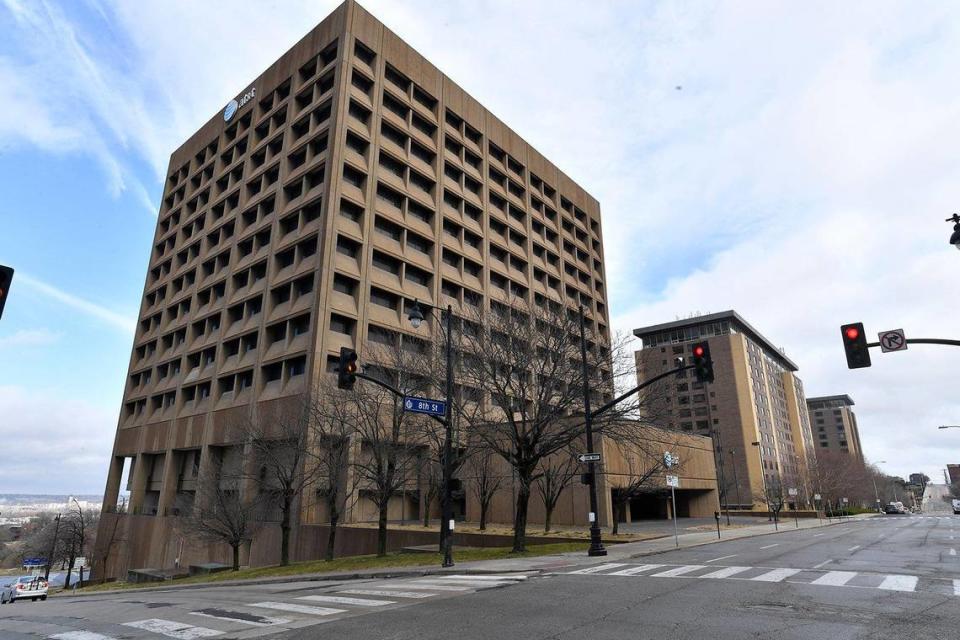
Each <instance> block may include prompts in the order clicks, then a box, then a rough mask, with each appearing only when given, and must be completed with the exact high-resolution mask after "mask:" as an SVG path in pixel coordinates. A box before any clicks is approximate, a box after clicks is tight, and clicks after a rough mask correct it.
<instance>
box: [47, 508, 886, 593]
mask: <svg viewBox="0 0 960 640" xmlns="http://www.w3.org/2000/svg"><path fill="white" fill-rule="evenodd" d="M872 517H875V516H874V515H872V514H871V515H865V516H861V517H856V516H854V517H853V518H851V519H850V520H846V521H840V522H824V523H821V524H818V525H816V526H811V527H802V529H819V528H822V527H830V526H835V525H839V524H848V523H849V522H856V521H858V520H868V519H870V518H872ZM798 530H799V529H786V528H784V529H783V530H781V531H758V532H755V533H750V534H748V535H742V536H737V537H735V538H724V539H720V540H705V541H703V542H697V543H692V544H687V545H681V546H680V549H681V550H682V549H692V548H695V547H703V546H706V545H710V544H716V543H718V542H731V541H733V540H741V539H747V538H756V537H760V536H768V535H776V534H780V533H788V532H791V531H798ZM687 535H691V534H687ZM693 535H696V534H693ZM662 539H663V538H655V539H654V540H662ZM645 542H651V541H642V542H635V543H629V542H628V543H623V544H644V543H645ZM618 546H619V545H618ZM677 550H678V549H677V548H675V547H671V548H669V549H653V550H650V551H640V552H637V553H633V554H630V555H628V556H625V558H623V559H630V558H642V557H645V556H653V555H659V554H662V553H669V552H670V551H677ZM575 558H576V559H580V558H584V557H583V556H580V555H576V556H575V555H568V554H563V555H546V556H536V557H534V558H530V559H529V560H530V563H531V565H541V564H543V561H547V560H549V559H554V560H558V561H559V560H571V562H570V563H569V565H567V566H581V565H587V566H589V565H591V564H602V563H603V562H608V561H609V560H601V561H599V562H597V561H596V559H595V558H590V559H589V561H588V562H575V561H573V560H574V559H575ZM584 559H585V558H584ZM504 560H511V559H509V558H500V559H496V560H471V561H469V564H471V565H472V564H474V563H483V562H491V563H492V562H504ZM520 560H521V559H519V558H518V559H516V560H512V561H513V562H520ZM555 570H556V569H555V568H553V569H545V568H542V567H541V566H530V567H528V568H525V569H524V568H516V569H492V568H491V569H485V568H482V567H474V566H466V567H465V566H460V567H454V568H450V569H444V568H441V567H411V568H409V569H404V568H400V567H397V568H394V569H390V568H384V569H382V570H370V571H346V572H336V573H306V574H292V575H288V576H273V577H264V578H249V579H246V580H217V581H211V582H199V583H195V584H177V583H176V581H171V582H169V583H162V584H157V585H155V586H154V585H151V586H144V587H130V588H126V589H110V590H105V591H93V592H87V593H83V592H75V593H64V592H58V593H54V594H51V595H50V597H52V598H72V597H76V598H93V597H96V596H112V595H117V594H124V593H149V592H155V591H170V590H172V589H176V590H180V589H208V588H211V587H242V586H255V585H261V584H282V583H285V582H339V581H346V580H364V579H367V580H370V579H373V580H377V579H389V578H401V577H425V576H436V575H444V574H459V575H476V576H482V575H492V574H504V573H517V574H520V573H524V574H534V575H536V574H540V573H543V572H545V571H547V572H553V571H555Z"/></svg>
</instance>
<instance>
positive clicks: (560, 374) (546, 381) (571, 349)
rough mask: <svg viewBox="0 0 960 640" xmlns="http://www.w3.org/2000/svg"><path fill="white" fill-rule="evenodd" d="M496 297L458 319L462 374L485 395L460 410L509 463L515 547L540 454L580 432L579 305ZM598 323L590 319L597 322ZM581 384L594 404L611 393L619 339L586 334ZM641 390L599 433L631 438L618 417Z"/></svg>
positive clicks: (630, 426)
mask: <svg viewBox="0 0 960 640" xmlns="http://www.w3.org/2000/svg"><path fill="white" fill-rule="evenodd" d="M522 307H523V303H522V301H516V302H515V303H514V304H513V305H512V306H506V305H499V306H498V303H494V304H493V306H492V307H491V310H490V311H489V312H486V313H484V312H482V311H479V310H478V311H476V312H475V313H474V315H473V316H472V317H471V318H469V319H465V320H464V321H463V322H462V325H463V331H462V335H463V352H464V353H463V356H462V371H461V372H460V377H459V380H460V381H461V383H462V384H463V385H464V386H467V387H469V388H471V389H474V390H477V391H478V392H479V393H480V394H481V395H482V396H483V397H482V399H481V402H480V406H481V407H483V411H480V412H478V413H476V414H474V415H467V416H462V418H463V419H464V420H465V421H466V422H468V423H471V424H470V425H469V428H470V429H471V431H472V432H474V433H475V434H476V435H477V437H479V438H481V439H482V440H483V442H484V443H485V445H486V446H487V447H488V448H489V449H490V450H492V451H494V452H495V453H496V454H497V455H499V456H500V457H501V458H503V459H504V460H505V461H506V462H507V463H508V464H509V465H510V466H512V467H513V469H514V471H515V474H516V480H517V497H516V506H515V509H516V510H515V515H514V536H513V551H514V552H522V551H524V550H525V544H526V542H525V539H526V527H527V515H528V509H529V501H530V495H531V490H532V488H533V483H534V481H535V479H536V477H537V475H538V474H539V471H538V469H539V466H540V464H541V461H542V460H544V459H546V458H549V457H550V456H552V455H554V454H556V453H559V452H560V451H563V450H565V449H568V448H569V447H570V446H571V445H572V444H573V443H575V442H577V441H579V440H580V439H581V438H582V436H583V432H584V422H583V419H582V416H583V413H584V404H583V388H584V372H583V368H582V365H581V354H580V334H579V323H578V316H577V313H576V311H574V310H572V309H569V308H567V307H564V306H562V305H560V304H559V303H552V302H551V303H548V304H546V305H545V306H540V307H536V308H532V309H529V310H523V308H522ZM594 326H595V325H594ZM587 342H588V349H587V356H588V363H587V376H588V377H587V380H586V383H587V385H588V386H589V388H590V389H591V394H592V396H593V398H592V400H593V402H594V403H595V404H594V406H593V408H594V409H596V408H597V407H598V405H599V404H600V403H601V402H602V401H603V400H604V399H607V398H610V397H611V396H612V394H613V390H614V388H615V387H616V386H617V385H616V382H617V380H618V376H619V374H621V373H622V370H621V369H620V367H621V366H622V364H623V363H624V362H625V361H626V359H625V358H623V357H622V355H623V354H622V349H621V345H623V344H624V343H623V342H617V343H616V344H615V345H610V344H608V343H607V342H606V338H605V337H604V336H603V335H596V334H594V333H593V332H592V331H591V334H590V335H589V336H588V338H587ZM643 398H644V395H643V394H640V395H639V396H636V397H634V398H632V399H631V401H630V402H625V403H623V404H621V405H618V406H617V407H616V409H615V410H611V411H609V412H607V413H606V414H605V415H604V416H603V418H602V419H600V420H596V421H595V422H594V430H595V433H596V435H597V438H598V439H599V438H600V437H602V436H603V435H604V434H609V435H612V436H614V437H615V438H616V439H618V440H622V441H631V440H632V439H634V438H635V437H636V435H637V434H636V429H634V426H635V425H636V424H637V423H636V422H634V421H626V420H622V418H623V417H624V416H625V415H630V414H633V415H638V417H640V418H642V417H643V416H642V414H638V413H637V411H636V409H637V407H638V403H642V402H643Z"/></svg>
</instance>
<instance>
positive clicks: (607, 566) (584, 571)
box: [570, 562, 627, 575]
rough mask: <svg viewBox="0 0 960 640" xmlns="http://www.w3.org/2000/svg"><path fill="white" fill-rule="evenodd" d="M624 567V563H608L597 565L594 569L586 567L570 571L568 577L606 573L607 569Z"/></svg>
mask: <svg viewBox="0 0 960 640" xmlns="http://www.w3.org/2000/svg"><path fill="white" fill-rule="evenodd" d="M625 566H627V565H626V563H625V562H608V563H607V564H598V565H597V566H595V567H587V568H586V569H580V570H579V571H571V572H570V575H586V574H588V573H598V572H600V571H606V570H607V569H616V568H617V567H625Z"/></svg>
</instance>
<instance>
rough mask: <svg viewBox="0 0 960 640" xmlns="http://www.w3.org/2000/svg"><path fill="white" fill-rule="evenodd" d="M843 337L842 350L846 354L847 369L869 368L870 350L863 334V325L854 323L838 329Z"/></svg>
mask: <svg viewBox="0 0 960 640" xmlns="http://www.w3.org/2000/svg"><path fill="white" fill-rule="evenodd" d="M840 334H841V335H842V336H843V350H844V351H845V352H846V353H847V368H848V369H862V368H863V367H869V366H870V349H869V347H867V336H866V334H864V332H863V323H862V322H854V323H853V324H845V325H843V326H842V327H840Z"/></svg>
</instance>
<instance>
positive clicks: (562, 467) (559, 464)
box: [536, 452, 578, 533]
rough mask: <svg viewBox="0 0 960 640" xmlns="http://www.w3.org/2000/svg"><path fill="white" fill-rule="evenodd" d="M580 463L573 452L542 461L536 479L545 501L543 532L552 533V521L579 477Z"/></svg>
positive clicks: (538, 489)
mask: <svg viewBox="0 0 960 640" xmlns="http://www.w3.org/2000/svg"><path fill="white" fill-rule="evenodd" d="M577 471H578V463H577V461H576V459H575V458H574V457H573V452H563V453H560V454H558V455H555V456H553V457H551V458H548V459H543V460H541V461H540V473H539V474H538V476H537V478H536V486H537V492H538V493H539V494H540V497H541V498H542V499H543V508H544V519H543V531H544V533H550V521H551V519H552V518H553V511H554V510H555V509H556V508H557V503H558V502H559V501H560V496H561V495H562V494H563V492H564V490H565V489H566V488H567V487H569V486H570V482H571V481H572V480H573V478H574V477H575V476H576V475H577Z"/></svg>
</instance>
